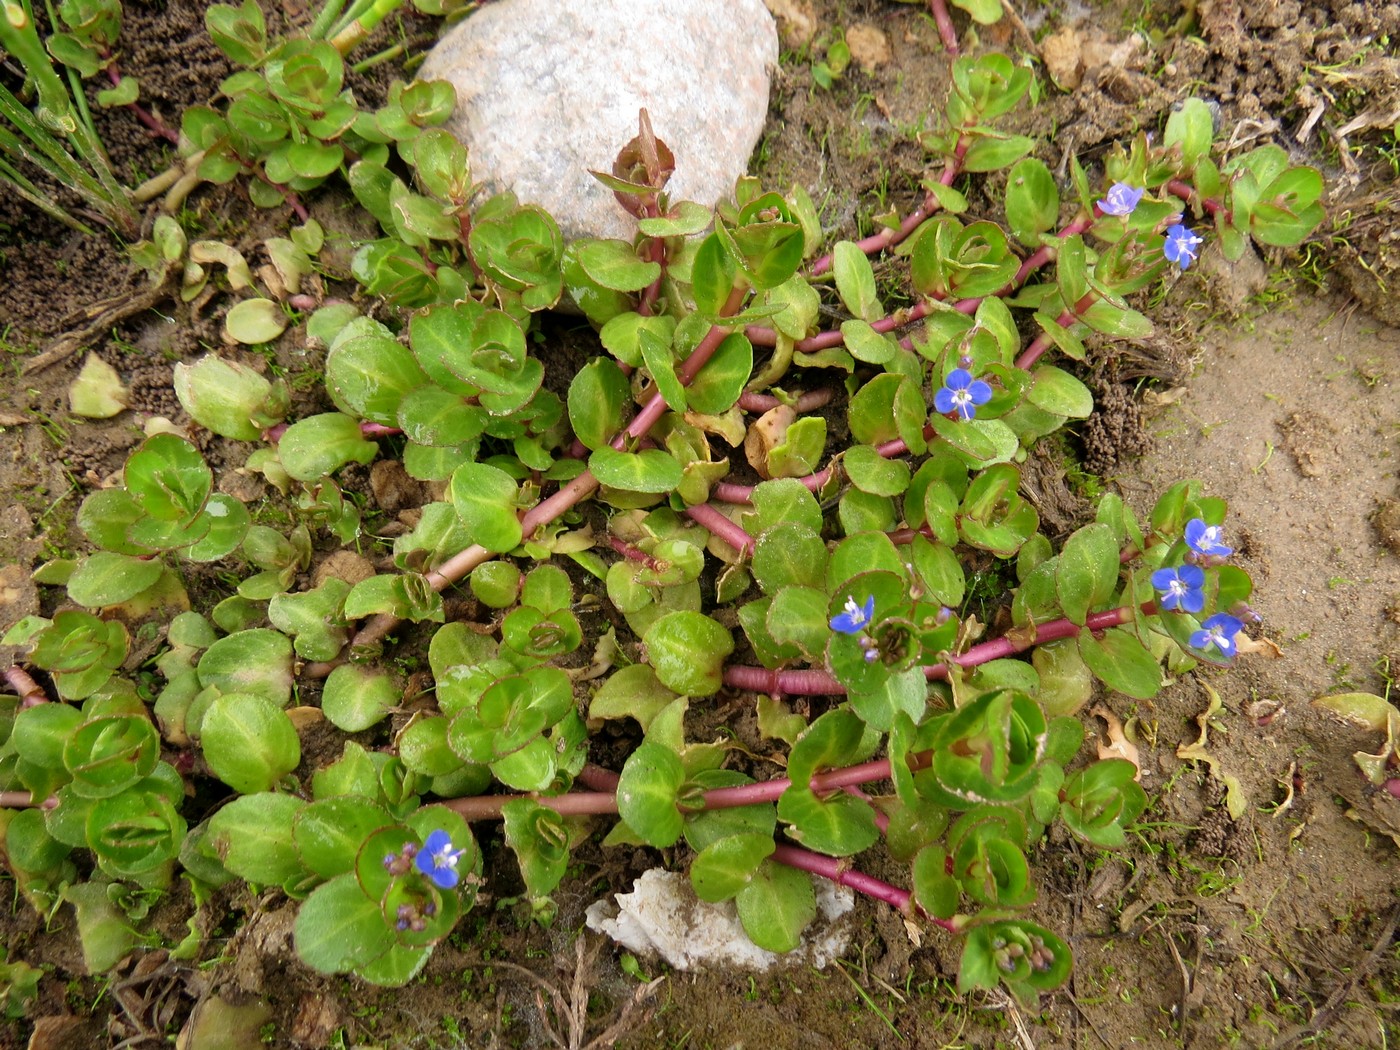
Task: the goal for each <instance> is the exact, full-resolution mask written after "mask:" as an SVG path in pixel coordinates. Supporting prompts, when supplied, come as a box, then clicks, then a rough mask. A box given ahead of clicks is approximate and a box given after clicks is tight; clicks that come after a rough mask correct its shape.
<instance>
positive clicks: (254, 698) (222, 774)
mask: <svg viewBox="0 0 1400 1050" xmlns="http://www.w3.org/2000/svg"><path fill="white" fill-rule="evenodd" d="M200 743H201V745H202V746H203V748H204V760H205V761H206V762H207V763H208V764H209V768H210V769H211V770H212V771H213V773H214V775H215V776H217V777H218V778H219V779H220V780H222V781H223V782H224V783H225V784H227V785H228V786H229V787H231V788H233V789H234V790H235V791H239V792H242V793H243V794H245V795H251V794H254V793H255V792H259V791H268V790H270V789H271V788H272V787H273V786H274V785H276V784H277V783H278V782H279V781H280V780H281V779H282V778H283V777H284V776H286V775H287V774H288V773H290V772H291V771H292V770H294V769H295V768H296V767H297V765H298V764H299V763H300V762H301V742H300V741H299V740H298V739H297V731H296V729H295V728H293V726H292V721H291V719H290V718H288V717H287V713H286V712H285V711H283V710H282V709H281V708H280V707H279V706H278V705H277V704H274V703H273V702H272V701H271V700H268V699H266V698H265V697H262V696H259V695H258V694H256V693H225V694H224V695H223V696H220V697H219V698H218V699H216V700H215V701H214V702H213V703H212V704H210V705H209V710H208V711H206V712H205V714H204V720H203V722H202V723H201V725H200Z"/></svg>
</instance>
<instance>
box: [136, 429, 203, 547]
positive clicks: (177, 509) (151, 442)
mask: <svg viewBox="0 0 1400 1050" xmlns="http://www.w3.org/2000/svg"><path fill="white" fill-rule="evenodd" d="M122 478H123V481H124V482H125V484H126V488H127V491H128V492H129V493H131V495H132V497H133V498H134V499H135V500H136V502H137V504H138V505H139V506H140V509H141V510H142V511H144V512H145V514H146V515H149V516H150V517H152V518H156V519H158V520H159V521H160V522H169V523H172V524H175V525H177V526H180V525H185V524H187V523H188V522H190V521H191V520H192V519H194V517H195V516H196V515H197V514H199V512H200V511H201V510H203V509H204V504H205V502H206V501H207V500H208V499H209V493H210V491H211V490H212V489H213V487H214V474H213V471H211V470H210V469H209V465H208V464H207V463H205V462H204V457H203V456H201V455H200V454H199V450H198V449H196V448H195V447H194V446H193V445H192V444H190V443H189V442H188V441H186V440H185V439H184V438H180V437H176V436H175V435H173V434H155V435H153V436H152V437H149V438H147V439H146V440H145V441H144V442H143V443H142V445H141V447H140V448H138V449H137V450H136V451H135V452H133V453H132V454H131V456H130V457H129V458H128V459H127V461H126V469H125V470H124V471H123V473H122ZM194 538H195V539H198V538H199V537H198V536H196V537H194ZM128 553H130V552H128Z"/></svg>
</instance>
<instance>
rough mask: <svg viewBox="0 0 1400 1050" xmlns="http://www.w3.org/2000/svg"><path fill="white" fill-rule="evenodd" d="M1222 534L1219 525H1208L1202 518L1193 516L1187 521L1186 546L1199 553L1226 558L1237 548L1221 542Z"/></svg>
mask: <svg viewBox="0 0 1400 1050" xmlns="http://www.w3.org/2000/svg"><path fill="white" fill-rule="evenodd" d="M1222 534H1223V533H1222V530H1221V527H1220V526H1219V525H1207V524H1206V523H1205V522H1204V521H1202V520H1201V519H1200V518H1192V519H1191V520H1190V521H1188V522H1187V523H1186V546H1188V547H1190V548H1191V549H1192V550H1193V551H1195V552H1196V553H1197V554H1204V555H1206V556H1207V557H1216V558H1225V557H1228V556H1229V555H1231V554H1233V553H1234V551H1235V548H1233V547H1227V546H1225V544H1223V543H1222V542H1220V541H1221V537H1222Z"/></svg>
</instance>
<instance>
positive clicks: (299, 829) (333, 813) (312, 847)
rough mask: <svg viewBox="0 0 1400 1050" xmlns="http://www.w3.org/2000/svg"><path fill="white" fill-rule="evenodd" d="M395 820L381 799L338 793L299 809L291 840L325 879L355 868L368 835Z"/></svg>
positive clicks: (304, 861)
mask: <svg viewBox="0 0 1400 1050" xmlns="http://www.w3.org/2000/svg"><path fill="white" fill-rule="evenodd" d="M392 823H394V821H393V818H392V817H390V816H389V812H388V810H386V809H385V808H384V807H383V806H381V805H379V803H378V802H374V801H371V800H370V799H368V798H363V797H360V796H357V795H336V796H332V797H331V798H325V799H321V800H320V801H318V802H312V803H311V804H310V805H308V806H306V807H305V808H303V809H301V810H300V811H298V813H297V815H296V819H295V820H294V821H293V822H292V842H293V843H295V845H296V848H297V852H298V853H300V854H301V861H302V863H303V864H305V865H306V867H307V868H308V869H310V870H311V871H313V872H315V873H316V874H317V875H319V876H321V878H323V879H332V878H335V877H336V876H337V875H341V874H344V873H346V872H350V871H353V870H354V868H355V855H356V854H357V853H359V851H360V846H361V845H362V844H363V843H364V841H365V839H367V838H368V837H369V836H370V833H371V832H374V831H377V830H378V829H380V828H382V827H387V826H388V825H390V824H392ZM381 918H382V916H381Z"/></svg>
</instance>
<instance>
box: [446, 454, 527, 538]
mask: <svg viewBox="0 0 1400 1050" xmlns="http://www.w3.org/2000/svg"><path fill="white" fill-rule="evenodd" d="M447 494H448V499H450V500H451V501H452V505H453V507H455V508H456V510H457V514H458V516H459V517H460V518H461V519H462V524H463V525H465V526H466V528H467V531H468V533H469V534H470V535H471V537H472V539H473V541H474V542H476V543H479V544H481V546H483V547H485V548H486V549H487V550H489V551H493V552H495V553H497V554H504V553H505V552H507V551H510V550H514V549H515V548H516V547H517V546H519V544H520V541H521V539H522V538H523V536H524V531H523V529H522V528H521V525H520V519H519V517H518V516H517V514H516V500H517V498H518V491H517V488H516V484H515V480H514V479H513V478H512V477H511V476H510V475H509V474H507V473H506V472H505V471H503V470H501V469H500V468H499V467H493V466H490V465H489V464H486V463H463V464H462V465H461V466H460V467H458V468H457V469H456V470H454V471H453V472H452V480H451V482H449V483H448V486H447Z"/></svg>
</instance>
